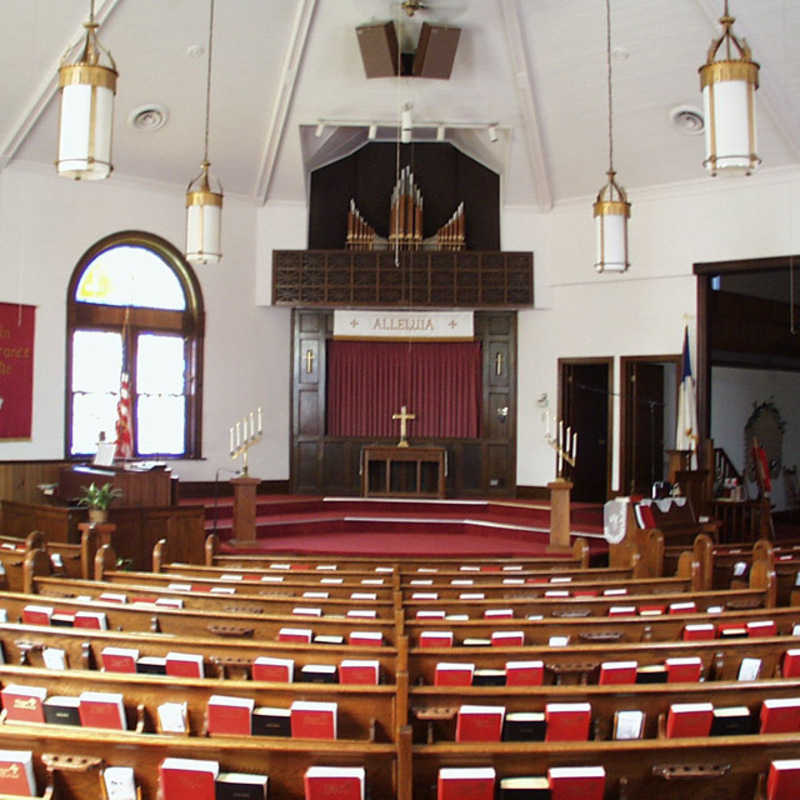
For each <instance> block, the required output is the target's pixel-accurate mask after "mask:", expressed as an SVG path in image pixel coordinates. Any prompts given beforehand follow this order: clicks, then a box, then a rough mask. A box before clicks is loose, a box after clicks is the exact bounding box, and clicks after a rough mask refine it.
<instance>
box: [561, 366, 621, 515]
mask: <svg viewBox="0 0 800 800" xmlns="http://www.w3.org/2000/svg"><path fill="white" fill-rule="evenodd" d="M612 365H613V360H612V359H610V358H604V359H586V360H578V359H576V360H567V359H562V360H559V372H560V388H559V397H560V413H559V416H560V417H561V418H562V419H563V420H564V425H565V426H567V425H568V426H570V427H571V428H572V430H573V431H577V433H578V458H577V462H576V465H575V469H574V470H573V472H572V475H571V479H572V482H573V484H574V485H573V489H572V499H573V500H575V501H579V502H585V503H604V502H605V501H606V499H607V497H608V489H609V482H610V469H611V447H610V445H611V441H612V439H611V432H612V429H611V424H612V422H611V415H610V409H611V404H610V402H609V391H610V388H611V370H612Z"/></svg>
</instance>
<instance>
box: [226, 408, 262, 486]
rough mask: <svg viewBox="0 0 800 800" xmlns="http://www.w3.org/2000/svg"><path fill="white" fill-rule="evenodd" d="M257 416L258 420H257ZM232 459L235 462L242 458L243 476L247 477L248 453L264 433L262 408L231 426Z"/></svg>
mask: <svg viewBox="0 0 800 800" xmlns="http://www.w3.org/2000/svg"><path fill="white" fill-rule="evenodd" d="M256 415H258V418H257V419H256ZM230 432H231V448H230V449H231V458H232V459H233V460H234V461H235V460H236V459H237V458H239V456H241V457H242V475H243V476H245V477H246V476H247V451H248V450H249V449H250V448H251V447H252V446H253V445H254V444H256V443H257V442H260V441H261V436H262V434H263V432H264V428H263V424H262V416H261V406H259V407H258V411H257V412H253V411H251V412H250V413H249V414H247V415H245V416H244V417H242V419H241V420H238V421H237V422H236V424H235V425H231V431H230Z"/></svg>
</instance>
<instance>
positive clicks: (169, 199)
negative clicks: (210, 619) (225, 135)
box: [0, 164, 289, 480]
mask: <svg viewBox="0 0 800 800" xmlns="http://www.w3.org/2000/svg"><path fill="white" fill-rule="evenodd" d="M184 213H185V211H184V203H183V194H182V192H180V191H177V192H176V191H175V189H174V188H173V187H160V186H153V185H152V184H148V185H145V184H140V183H136V182H131V181H124V180H122V179H120V178H118V177H116V176H114V177H112V178H111V179H110V180H108V181H101V182H87V183H75V182H71V181H66V180H64V179H63V178H58V177H57V176H56V175H55V173H54V172H52V173H51V172H49V171H42V170H41V169H39V168H36V167H28V166H26V165H24V164H14V165H12V166H11V167H9V168H7V169H6V170H4V171H3V173H2V174H1V175H0V250H2V252H3V254H4V258H3V261H2V265H1V266H0V286H2V291H1V292H0V300H2V301H5V302H21V303H29V304H31V305H35V306H36V307H37V309H36V334H35V337H36V338H35V355H34V409H33V432H32V439H31V441H30V442H0V460H14V459H59V458H62V457H63V455H64V386H65V374H64V352H65V324H66V323H65V306H66V288H67V282H68V281H69V278H70V275H71V273H72V270H73V268H74V266H75V263H76V262H77V261H78V259H79V258H80V257H81V255H82V254H83V252H84V251H85V250H86V249H87V248H88V247H89V246H90V245H91V244H93V243H94V242H95V241H97V240H98V239H99V238H101V237H103V236H106V235H107V234H109V233H112V232H115V231H120V230H125V229H141V230H146V231H150V232H152V233H155V234H158V235H159V236H163V237H164V238H165V239H167V240H169V241H170V242H172V243H173V244H174V245H175V246H176V247H178V248H179V249H182V248H183V238H184ZM255 243H256V210H255V208H254V207H253V206H252V204H250V203H249V202H247V201H243V200H242V199H240V198H236V197H232V196H226V197H225V205H224V209H223V249H224V254H225V256H224V260H223V262H222V263H221V264H220V265H217V266H198V267H197V269H196V272H197V275H198V278H199V280H200V284H201V286H202V290H203V296H204V299H205V308H206V342H205V362H204V369H205V375H204V383H205V392H204V398H203V400H204V402H203V460H198V461H181V462H176V463H175V464H174V465H173V469H174V471H175V472H176V473H177V474H178V475H180V477H181V478H184V479H186V480H209V479H212V478H213V477H214V476H215V474H216V473H217V470H219V469H229V468H231V467H232V466H233V464H232V462H231V460H230V457H229V455H228V444H229V439H228V428H229V425H230V424H231V422H233V421H234V420H235V419H236V418H237V417H241V416H243V415H244V414H245V413H246V412H247V411H249V410H250V409H254V408H256V407H257V406H259V405H261V406H262V407H263V409H264V424H265V432H264V433H265V435H264V440H263V442H262V443H261V444H260V445H259V446H257V447H255V448H253V450H252V452H251V456H250V463H251V466H252V472H253V474H256V475H259V476H260V477H263V478H264V479H278V478H285V477H286V476H287V475H288V463H289V462H288V447H287V423H286V420H288V403H289V401H288V385H289V379H288V370H289V363H288V355H287V350H286V347H285V343H286V342H287V341H288V330H289V314H288V312H286V311H284V310H279V309H269V310H267V309H263V308H260V307H258V306H257V305H256V303H255V302H254V300H255V292H256V275H257V273H256V270H255V263H254V261H255V252H256V246H255ZM222 477H225V473H222Z"/></svg>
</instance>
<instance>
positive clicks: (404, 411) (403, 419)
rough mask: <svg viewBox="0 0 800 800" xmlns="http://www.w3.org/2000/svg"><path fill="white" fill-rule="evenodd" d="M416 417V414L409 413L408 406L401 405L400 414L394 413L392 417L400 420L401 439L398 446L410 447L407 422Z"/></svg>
mask: <svg viewBox="0 0 800 800" xmlns="http://www.w3.org/2000/svg"><path fill="white" fill-rule="evenodd" d="M416 418H417V415H416V414H409V413H408V408H407V407H406V406H400V413H399V414H392V419H399V420H400V441H399V442H398V443H397V446H398V447H408V441H407V440H406V423H407V422H408V421H409V420H412V419H416Z"/></svg>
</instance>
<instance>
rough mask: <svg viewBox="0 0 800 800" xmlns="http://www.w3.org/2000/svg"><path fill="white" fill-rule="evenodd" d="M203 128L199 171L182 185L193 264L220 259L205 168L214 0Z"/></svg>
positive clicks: (216, 198)
mask: <svg viewBox="0 0 800 800" xmlns="http://www.w3.org/2000/svg"><path fill="white" fill-rule="evenodd" d="M209 5H210V19H209V24H208V71H207V74H206V127H205V139H204V144H203V163H202V165H201V169H200V174H199V175H198V176H197V177H196V178H194V179H193V180H192V181H191V183H190V184H189V186H188V187H187V188H186V259H187V260H188V261H191V262H192V263H193V264H216V263H217V262H218V261H220V260H221V258H222V184H221V183H220V182H219V180H217V179H215V178H213V177H212V176H211V175H210V174H209V171H208V168H209V167H210V166H211V163H210V162H209V160H208V126H209V119H210V116H211V47H212V42H213V32H214V0H210V4H209Z"/></svg>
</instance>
